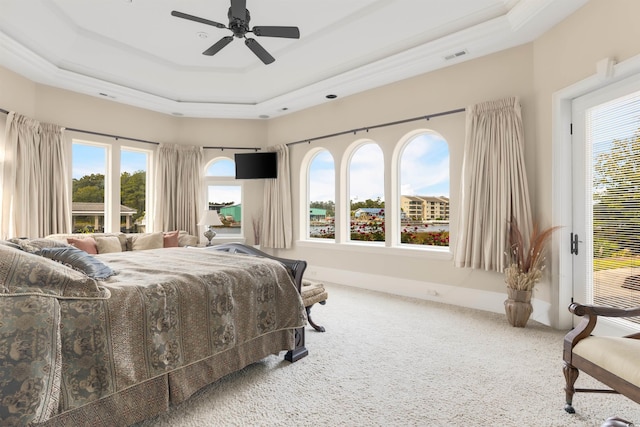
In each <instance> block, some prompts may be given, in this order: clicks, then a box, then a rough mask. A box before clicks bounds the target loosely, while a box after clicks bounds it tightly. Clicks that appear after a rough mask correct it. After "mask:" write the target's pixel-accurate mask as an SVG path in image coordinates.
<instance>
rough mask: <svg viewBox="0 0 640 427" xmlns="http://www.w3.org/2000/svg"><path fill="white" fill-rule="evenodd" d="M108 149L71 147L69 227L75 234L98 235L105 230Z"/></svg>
mask: <svg viewBox="0 0 640 427" xmlns="http://www.w3.org/2000/svg"><path fill="white" fill-rule="evenodd" d="M107 148H108V147H107V146H104V145H97V144H90V143H74V144H73V147H72V179H73V181H72V182H73V184H72V193H71V202H72V204H71V224H72V229H73V232H74V233H98V232H102V231H104V226H105V212H106V211H105V187H106V179H105V176H106V173H107V169H106V164H107Z"/></svg>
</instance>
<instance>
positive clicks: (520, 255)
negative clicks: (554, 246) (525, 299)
mask: <svg viewBox="0 0 640 427" xmlns="http://www.w3.org/2000/svg"><path fill="white" fill-rule="evenodd" d="M558 228H560V227H559V226H555V227H549V228H546V229H544V230H540V229H539V227H538V224H534V226H533V230H532V231H531V235H530V236H529V240H528V241H527V240H526V239H525V238H524V236H523V235H522V232H521V231H520V228H519V227H518V223H517V222H516V221H515V219H512V220H511V223H510V229H509V252H508V254H507V255H508V263H509V267H507V268H505V279H504V280H505V283H506V284H507V286H508V287H510V288H513V289H517V290H520V291H530V290H532V289H533V287H534V286H535V284H536V283H537V282H538V281H539V280H540V278H541V277H542V270H543V269H544V261H545V258H544V250H545V246H546V244H547V242H548V240H549V239H550V238H551V235H552V234H553V232H554V231H555V230H556V229H558Z"/></svg>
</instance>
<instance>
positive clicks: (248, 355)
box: [38, 329, 294, 427]
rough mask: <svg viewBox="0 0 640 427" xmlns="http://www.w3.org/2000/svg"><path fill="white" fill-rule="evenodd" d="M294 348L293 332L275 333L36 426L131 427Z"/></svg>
mask: <svg viewBox="0 0 640 427" xmlns="http://www.w3.org/2000/svg"><path fill="white" fill-rule="evenodd" d="M293 348H294V330H293V329H289V330H282V331H275V332H271V333H269V334H266V335H263V336H261V337H258V338H255V339H253V340H251V341H249V342H247V343H244V344H241V345H238V346H236V347H234V348H231V349H229V350H226V351H224V352H222V353H219V354H216V355H215V356H211V357H209V358H207V359H204V360H201V361H199V362H196V363H193V364H191V365H188V366H185V367H182V368H179V369H176V370H175V371H172V372H169V373H167V374H165V375H161V376H159V377H155V378H152V379H149V380H147V381H145V382H143V383H140V384H136V385H134V386H132V387H129V388H127V389H125V390H122V391H120V392H118V393H115V394H112V395H110V396H106V397H103V398H101V399H99V400H96V401H95V402H92V403H90V404H88V405H85V406H82V407H79V408H76V409H73V410H71V411H67V412H65V413H62V414H59V415H57V416H55V417H53V418H51V419H49V420H48V421H47V422H45V423H42V424H38V426H49V427H54V426H55V427H59V426H65V427H66V426H69V427H76V426H79V425H82V426H118V427H121V426H123V425H131V424H134V423H138V422H140V421H143V420H146V419H149V418H153V417H154V416H156V415H159V414H161V413H163V412H166V411H167V410H169V408H170V407H171V406H172V405H177V404H179V403H181V402H183V401H185V400H186V399H188V398H189V397H190V396H192V395H193V394H194V393H195V392H197V391H198V390H200V389H201V388H203V387H205V386H206V385H208V384H211V383H213V382H215V381H217V380H219V379H220V378H222V377H224V376H225V375H228V374H230V373H233V372H236V371H238V370H240V369H242V368H244V367H245V366H248V365H250V364H252V363H255V362H258V361H259V360H262V359H264V358H265V357H267V356H269V355H271V354H278V353H280V352H281V351H283V350H291V349H293Z"/></svg>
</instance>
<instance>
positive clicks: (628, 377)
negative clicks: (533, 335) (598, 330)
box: [563, 303, 640, 425]
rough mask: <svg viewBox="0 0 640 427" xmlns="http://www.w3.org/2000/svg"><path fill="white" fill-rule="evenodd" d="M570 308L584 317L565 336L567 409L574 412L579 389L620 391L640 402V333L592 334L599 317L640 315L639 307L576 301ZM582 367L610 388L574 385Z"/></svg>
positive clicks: (584, 390)
mask: <svg viewBox="0 0 640 427" xmlns="http://www.w3.org/2000/svg"><path fill="white" fill-rule="evenodd" d="M569 311H571V312H572V313H573V314H575V315H576V316H581V317H582V320H581V322H580V324H578V326H576V327H575V329H573V330H572V331H570V332H569V333H568V334H567V335H565V337H564V351H563V359H564V367H563V373H564V377H565V381H566V386H565V393H566V404H565V407H564V409H565V411H567V412H569V413H571V414H573V413H575V409H574V408H573V406H572V405H573V395H574V394H575V393H577V392H589V393H617V394H622V395H624V396H626V397H628V398H629V399H631V400H633V401H634V402H636V403H640V333H636V334H632V335H628V336H625V337H611V336H592V335H591V333H592V332H593V329H594V328H595V326H596V323H597V321H598V318H599V317H635V316H640V307H635V308H625V309H623V308H613V307H598V306H593V305H581V304H576V303H573V304H571V305H570V306H569ZM579 371H582V372H584V373H586V374H587V375H589V376H591V377H593V378H595V379H596V380H598V381H600V382H601V383H603V384H605V385H606V386H608V387H611V389H583V388H575V387H574V386H575V382H576V380H577V379H578V374H579ZM616 421H617V420H616ZM611 425H616V424H611Z"/></svg>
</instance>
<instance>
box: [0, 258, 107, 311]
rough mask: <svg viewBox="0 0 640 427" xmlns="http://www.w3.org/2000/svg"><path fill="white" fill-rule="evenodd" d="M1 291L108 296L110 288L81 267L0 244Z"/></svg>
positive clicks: (57, 295)
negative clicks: (83, 271)
mask: <svg viewBox="0 0 640 427" xmlns="http://www.w3.org/2000/svg"><path fill="white" fill-rule="evenodd" d="M43 250H44V249H43ZM47 250H48V249H47ZM0 292H3V293H6V294H24V293H30V294H40V295H50V296H54V297H57V298H73V299H81V298H90V299H107V298H109V296H110V293H109V290H107V289H104V288H102V287H100V286H98V283H97V282H96V281H95V279H92V278H91V277H89V276H87V275H85V274H83V273H81V272H79V271H76V270H74V269H72V268H69V267H67V266H64V265H61V264H60V263H57V262H54V261H52V260H50V259H47V258H44V257H41V256H38V255H36V254H32V253H29V252H25V251H17V250H15V249H13V248H10V247H8V246H5V245H0Z"/></svg>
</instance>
